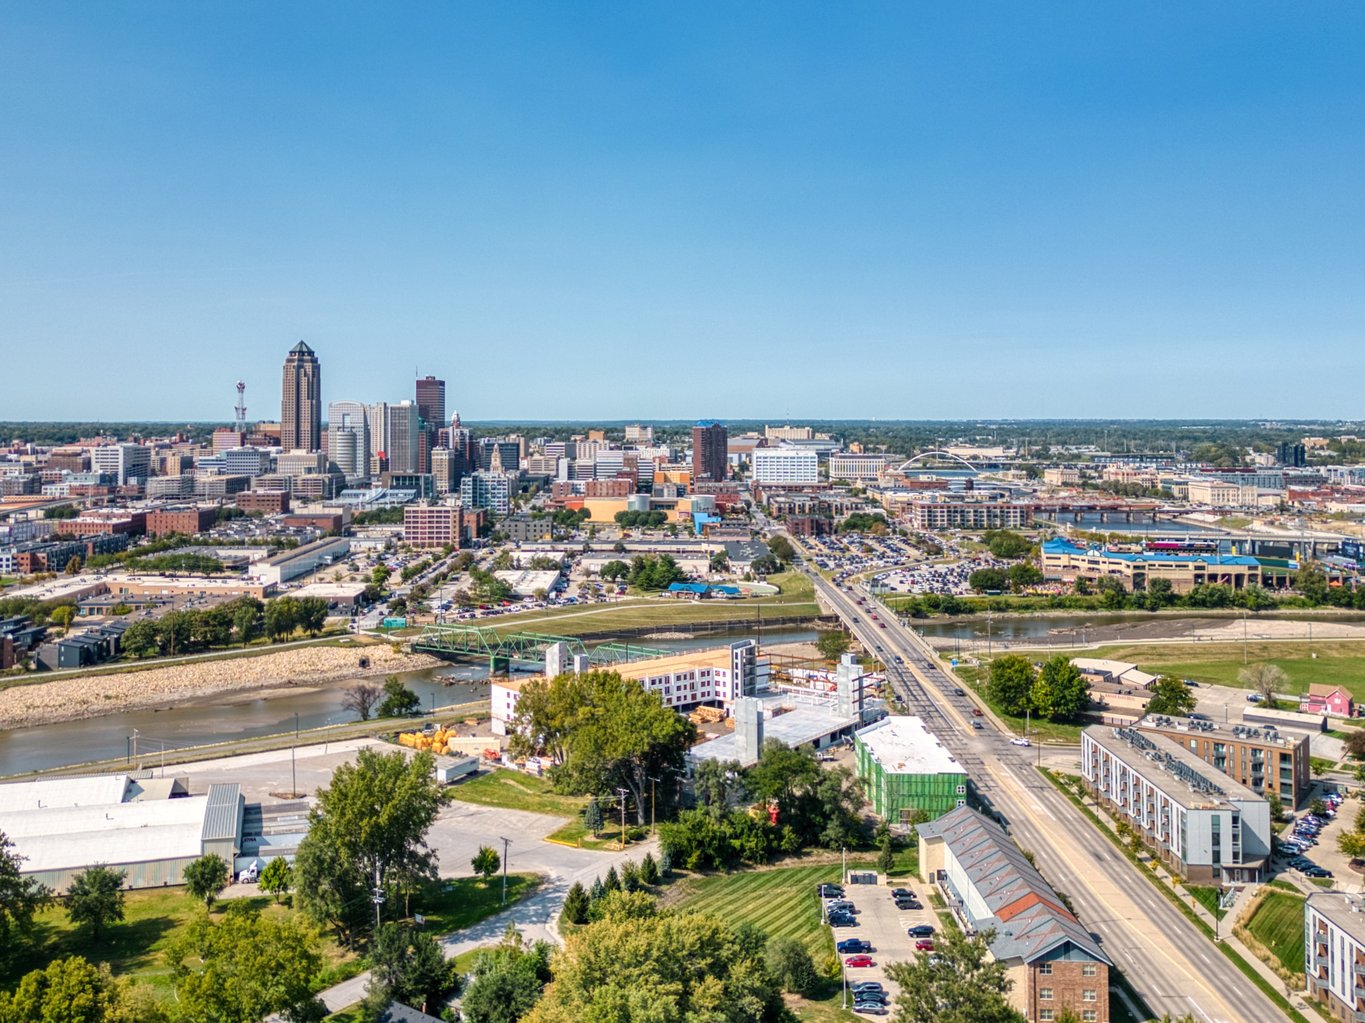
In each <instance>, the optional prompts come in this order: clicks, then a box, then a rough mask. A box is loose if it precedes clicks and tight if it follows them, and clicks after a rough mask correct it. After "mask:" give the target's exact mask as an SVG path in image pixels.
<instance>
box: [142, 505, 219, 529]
mask: <svg viewBox="0 0 1365 1023" xmlns="http://www.w3.org/2000/svg"><path fill="white" fill-rule="evenodd" d="M217 521H218V509H217V508H210V507H202V506H198V505H177V506H176V507H173V508H155V509H153V510H152V511H149V512H148V513H147V535H148V536H169V535H170V534H171V533H180V534H182V535H184V536H192V535H194V534H195V533H202V532H203V531H204V530H206V529H210V528H212V526H213V524H214V523H215V522H217Z"/></svg>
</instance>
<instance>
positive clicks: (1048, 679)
mask: <svg viewBox="0 0 1365 1023" xmlns="http://www.w3.org/2000/svg"><path fill="white" fill-rule="evenodd" d="M1031 699H1032V702H1033V708H1034V710H1036V711H1037V712H1038V713H1039V715H1041V716H1042V717H1045V718H1047V719H1048V720H1049V721H1067V722H1069V721H1075V720H1076V719H1077V718H1079V717H1080V716H1081V715H1082V714H1084V713H1085V709H1086V707H1088V706H1089V705H1090V683H1088V682H1087V681H1086V680H1085V679H1084V678H1083V677H1082V676H1081V673H1080V670H1079V669H1078V668H1077V667H1076V666H1075V665H1074V664H1072V663H1071V658H1070V657H1068V656H1067V655H1066V654H1057V655H1055V656H1053V657H1049V658H1048V659H1047V660H1046V661H1044V662H1043V668H1042V670H1041V671H1040V672H1039V673H1038V677H1037V679H1036V680H1035V681H1034V684H1033V694H1032V697H1031Z"/></svg>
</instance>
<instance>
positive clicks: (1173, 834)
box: [1081, 725, 1272, 883]
mask: <svg viewBox="0 0 1365 1023" xmlns="http://www.w3.org/2000/svg"><path fill="white" fill-rule="evenodd" d="M1081 777H1083V778H1084V779H1085V783H1086V786H1087V787H1088V788H1089V789H1090V792H1091V794H1092V795H1094V796H1095V798H1096V799H1097V800H1099V801H1101V802H1103V803H1104V804H1105V805H1106V806H1107V807H1108V808H1109V809H1110V810H1111V811H1112V812H1113V813H1114V814H1115V815H1116V816H1117V817H1118V818H1119V819H1120V820H1123V821H1125V822H1127V824H1128V825H1129V826H1130V827H1132V828H1133V829H1134V830H1135V831H1136V832H1137V833H1138V834H1139V835H1141V836H1142V839H1143V841H1144V842H1146V843H1147V845H1149V846H1151V847H1152V849H1154V850H1155V851H1156V854H1157V856H1158V857H1160V859H1161V861H1162V862H1163V863H1165V864H1166V865H1167V866H1168V867H1170V868H1171V869H1172V870H1173V871H1175V872H1176V873H1178V874H1180V875H1182V876H1183V877H1185V878H1186V879H1187V880H1190V881H1197V882H1204V883H1209V882H1217V883H1236V882H1245V881H1256V880H1259V879H1260V874H1261V868H1262V866H1264V864H1265V861H1266V859H1267V858H1268V857H1269V856H1270V839H1271V834H1272V828H1271V824H1270V804H1269V803H1268V802H1267V801H1266V798H1265V797H1264V796H1262V795H1260V794H1259V793H1256V792H1253V791H1252V790H1251V789H1249V788H1247V787H1246V786H1245V785H1242V784H1240V783H1239V782H1236V781H1234V780H1233V779H1231V778H1229V777H1227V776H1225V775H1222V774H1219V773H1216V772H1215V771H1213V770H1211V769H1210V767H1209V765H1208V764H1206V763H1204V761H1203V760H1201V759H1200V758H1199V757H1197V756H1195V755H1194V754H1193V753H1191V752H1190V751H1189V750H1187V749H1185V748H1184V747H1183V746H1179V745H1177V744H1176V743H1175V742H1172V741H1171V740H1170V739H1168V738H1166V737H1165V736H1163V735H1158V734H1151V733H1146V732H1140V731H1137V730H1136V729H1132V728H1112V727H1109V726H1107V725H1091V726H1090V727H1089V728H1086V729H1085V730H1084V731H1083V732H1081Z"/></svg>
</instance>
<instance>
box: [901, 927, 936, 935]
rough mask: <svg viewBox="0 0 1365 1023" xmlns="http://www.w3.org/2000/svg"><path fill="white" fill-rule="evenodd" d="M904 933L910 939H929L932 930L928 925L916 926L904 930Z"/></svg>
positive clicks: (932, 932)
mask: <svg viewBox="0 0 1365 1023" xmlns="http://www.w3.org/2000/svg"><path fill="white" fill-rule="evenodd" d="M905 933H906V934H908V935H910V937H912V938H929V937H933V934H934V929H933V928H932V927H930V926H929V925H928V924H916V925H915V926H914V927H909V928H906V931H905Z"/></svg>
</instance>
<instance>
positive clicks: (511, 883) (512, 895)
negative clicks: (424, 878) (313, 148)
mask: <svg viewBox="0 0 1365 1023" xmlns="http://www.w3.org/2000/svg"><path fill="white" fill-rule="evenodd" d="M539 884H540V878H539V877H538V876H536V875H535V874H508V875H507V905H509V906H510V905H512V904H513V903H514V902H520V901H521V900H522V899H524V898H526V896H528V895H530V894H531V893H532V892H533V891H535V890H536V888H537V887H538V886H539ZM412 908H413V909H414V910H416V911H417V912H419V913H421V914H422V915H423V916H425V917H426V920H427V923H426V929H427V930H428V931H429V932H431V933H432V934H453V933H454V932H456V931H461V930H464V929H465V928H466V927H470V926H473V925H474V924H476V923H478V922H479V921H480V920H482V919H484V918H485V917H489V916H492V915H493V914H494V913H497V912H500V911H501V910H502V909H503V904H502V875H500V874H499V875H497V876H495V877H492V878H490V879H489V881H488V884H487V885H485V884H484V883H483V882H482V881H480V880H479V879H478V878H474V877H459V878H455V879H453V880H450V881H447V882H445V885H444V887H443V888H442V890H441V892H440V893H439V894H437V895H435V896H431V897H428V898H426V899H423V900H422V903H421V905H417V904H416V903H414V905H413V907H412Z"/></svg>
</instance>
